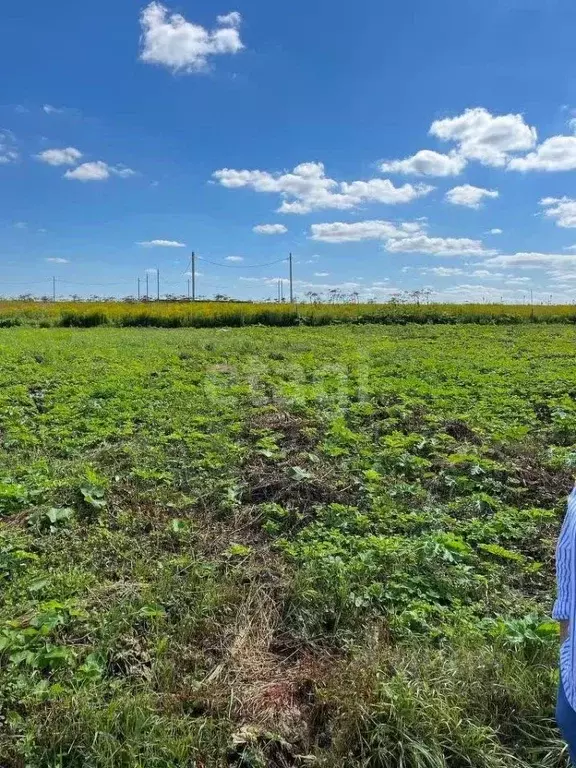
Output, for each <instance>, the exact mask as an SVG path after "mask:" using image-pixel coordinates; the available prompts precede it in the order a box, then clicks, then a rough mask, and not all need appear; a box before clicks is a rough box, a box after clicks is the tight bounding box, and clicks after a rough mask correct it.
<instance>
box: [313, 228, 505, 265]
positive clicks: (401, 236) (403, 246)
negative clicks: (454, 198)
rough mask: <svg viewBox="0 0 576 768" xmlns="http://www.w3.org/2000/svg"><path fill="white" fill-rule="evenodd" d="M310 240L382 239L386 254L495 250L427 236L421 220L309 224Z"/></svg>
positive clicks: (475, 243)
mask: <svg viewBox="0 0 576 768" xmlns="http://www.w3.org/2000/svg"><path fill="white" fill-rule="evenodd" d="M310 231H311V233H312V235H311V237H312V240H321V241H323V242H326V243H350V242H359V241H361V240H383V241H384V243H385V245H384V247H385V248H386V250H387V251H389V252H390V253H429V254H432V255H435V256H459V255H462V256H491V255H493V254H496V253H497V251H495V250H490V249H486V248H484V246H483V245H482V243H481V241H480V240H470V239H468V238H454V237H429V236H428V235H427V234H426V232H425V222H413V221H407V222H400V223H393V222H390V221H380V220H371V221H370V220H369V221H357V222H354V223H347V222H342V221H337V222H332V223H330V224H312V226H311V227H310Z"/></svg>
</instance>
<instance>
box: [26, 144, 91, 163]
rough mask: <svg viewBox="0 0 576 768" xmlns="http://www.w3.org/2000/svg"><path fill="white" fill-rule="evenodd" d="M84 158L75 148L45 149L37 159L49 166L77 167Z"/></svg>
mask: <svg viewBox="0 0 576 768" xmlns="http://www.w3.org/2000/svg"><path fill="white" fill-rule="evenodd" d="M81 157H82V152H80V150H79V149H76V148H75V147H66V148H65V149H45V150H44V152H40V154H38V155H36V159H37V160H40V161H41V162H43V163H48V165H76V163H77V162H78V160H80V158H81Z"/></svg>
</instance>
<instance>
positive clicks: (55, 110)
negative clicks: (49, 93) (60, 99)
mask: <svg viewBox="0 0 576 768" xmlns="http://www.w3.org/2000/svg"><path fill="white" fill-rule="evenodd" d="M42 109H43V110H44V112H46V114H47V115H61V114H63V113H64V112H66V110H65V109H63V108H59V107H53V106H52V104H44V106H43V107H42Z"/></svg>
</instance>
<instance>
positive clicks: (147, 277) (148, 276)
mask: <svg viewBox="0 0 576 768" xmlns="http://www.w3.org/2000/svg"><path fill="white" fill-rule="evenodd" d="M149 281H150V275H149V273H148V272H146V301H148V299H149V298H150V293H149V291H148V287H149Z"/></svg>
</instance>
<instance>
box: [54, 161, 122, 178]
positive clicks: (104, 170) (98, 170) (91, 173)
mask: <svg viewBox="0 0 576 768" xmlns="http://www.w3.org/2000/svg"><path fill="white" fill-rule="evenodd" d="M112 175H113V176H119V177H120V178H121V179H128V178H130V176H135V175H136V171H133V170H132V169H131V168H126V167H125V166H123V165H117V166H111V165H108V163H105V162H104V161H103V160H96V161H95V162H91V163H82V165H79V166H78V167H77V168H74V170H73V171H71V170H68V171H66V173H65V174H64V178H66V179H75V180H76V181H107V180H108V179H109V178H110V176H112Z"/></svg>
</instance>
